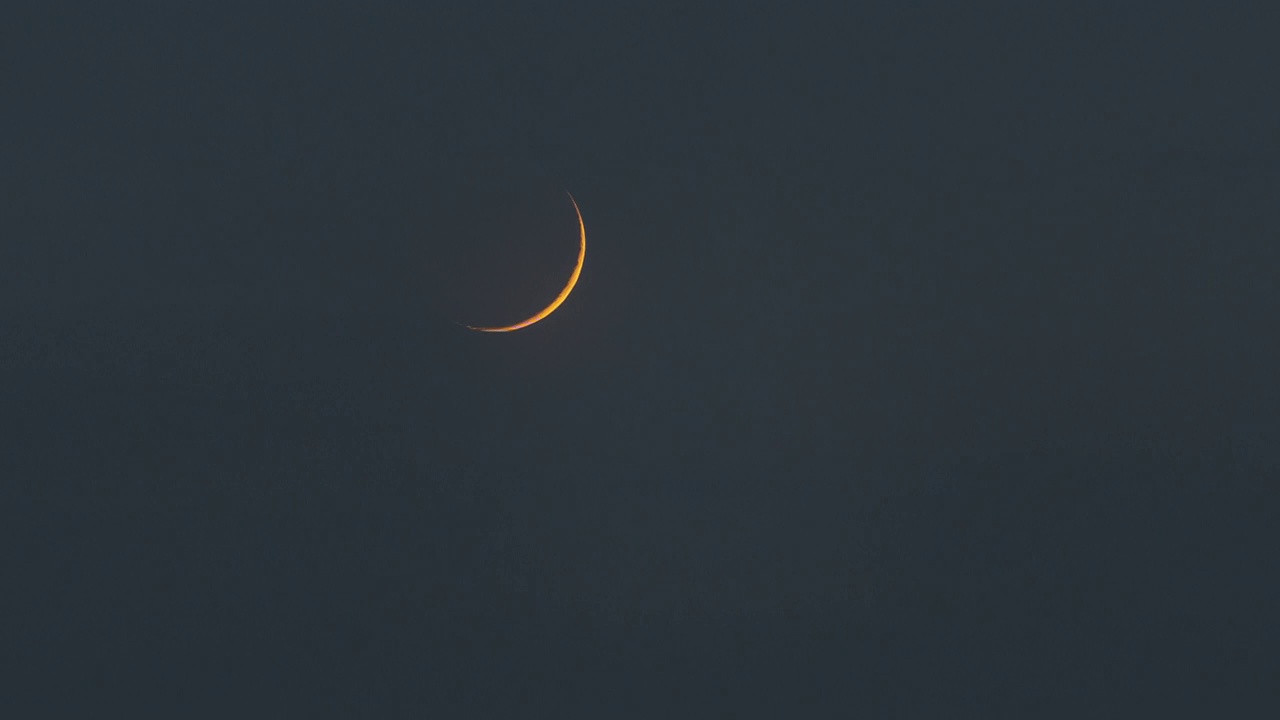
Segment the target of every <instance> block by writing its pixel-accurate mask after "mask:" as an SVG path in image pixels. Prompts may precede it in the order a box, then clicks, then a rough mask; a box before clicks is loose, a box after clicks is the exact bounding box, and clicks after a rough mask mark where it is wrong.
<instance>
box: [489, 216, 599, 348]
mask: <svg viewBox="0 0 1280 720" xmlns="http://www.w3.org/2000/svg"><path fill="white" fill-rule="evenodd" d="M565 194H566V195H568V196H569V202H571V203H573V211H574V212H575V213H577V215H578V236H579V244H578V263H577V264H576V265H574V267H573V274H572V275H570V276H569V284H567V285H565V286H564V289H563V290H561V291H560V294H559V295H557V296H556V299H555V300H552V301H551V304H550V305H548V306H546V307H545V308H543V309H542V311H541V312H539V313H538V314H537V315H534V316H533V317H531V318H529V319H528V320H522V321H520V322H518V323H516V324H515V325H506V326H503V327H475V326H474V325H467V326H466V327H467V329H469V330H478V331H480V332H489V333H497V332H511V331H512V330H519V329H520V328H527V327H529V326H530V325H532V324H534V323H536V322H538V321H539V320H542V319H543V318H545V317H547V316H548V315H550V314H551V313H553V312H555V311H556V308H558V307H560V304H561V303H563V302H564V301H565V298H567V297H569V293H571V292H573V286H574V285H577V284H578V276H579V275H581V274H582V263H583V261H584V260H586V257H587V226H586V225H584V224H583V222H582V211H581V210H579V209H578V201H577V200H574V199H573V194H572V193H565Z"/></svg>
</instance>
